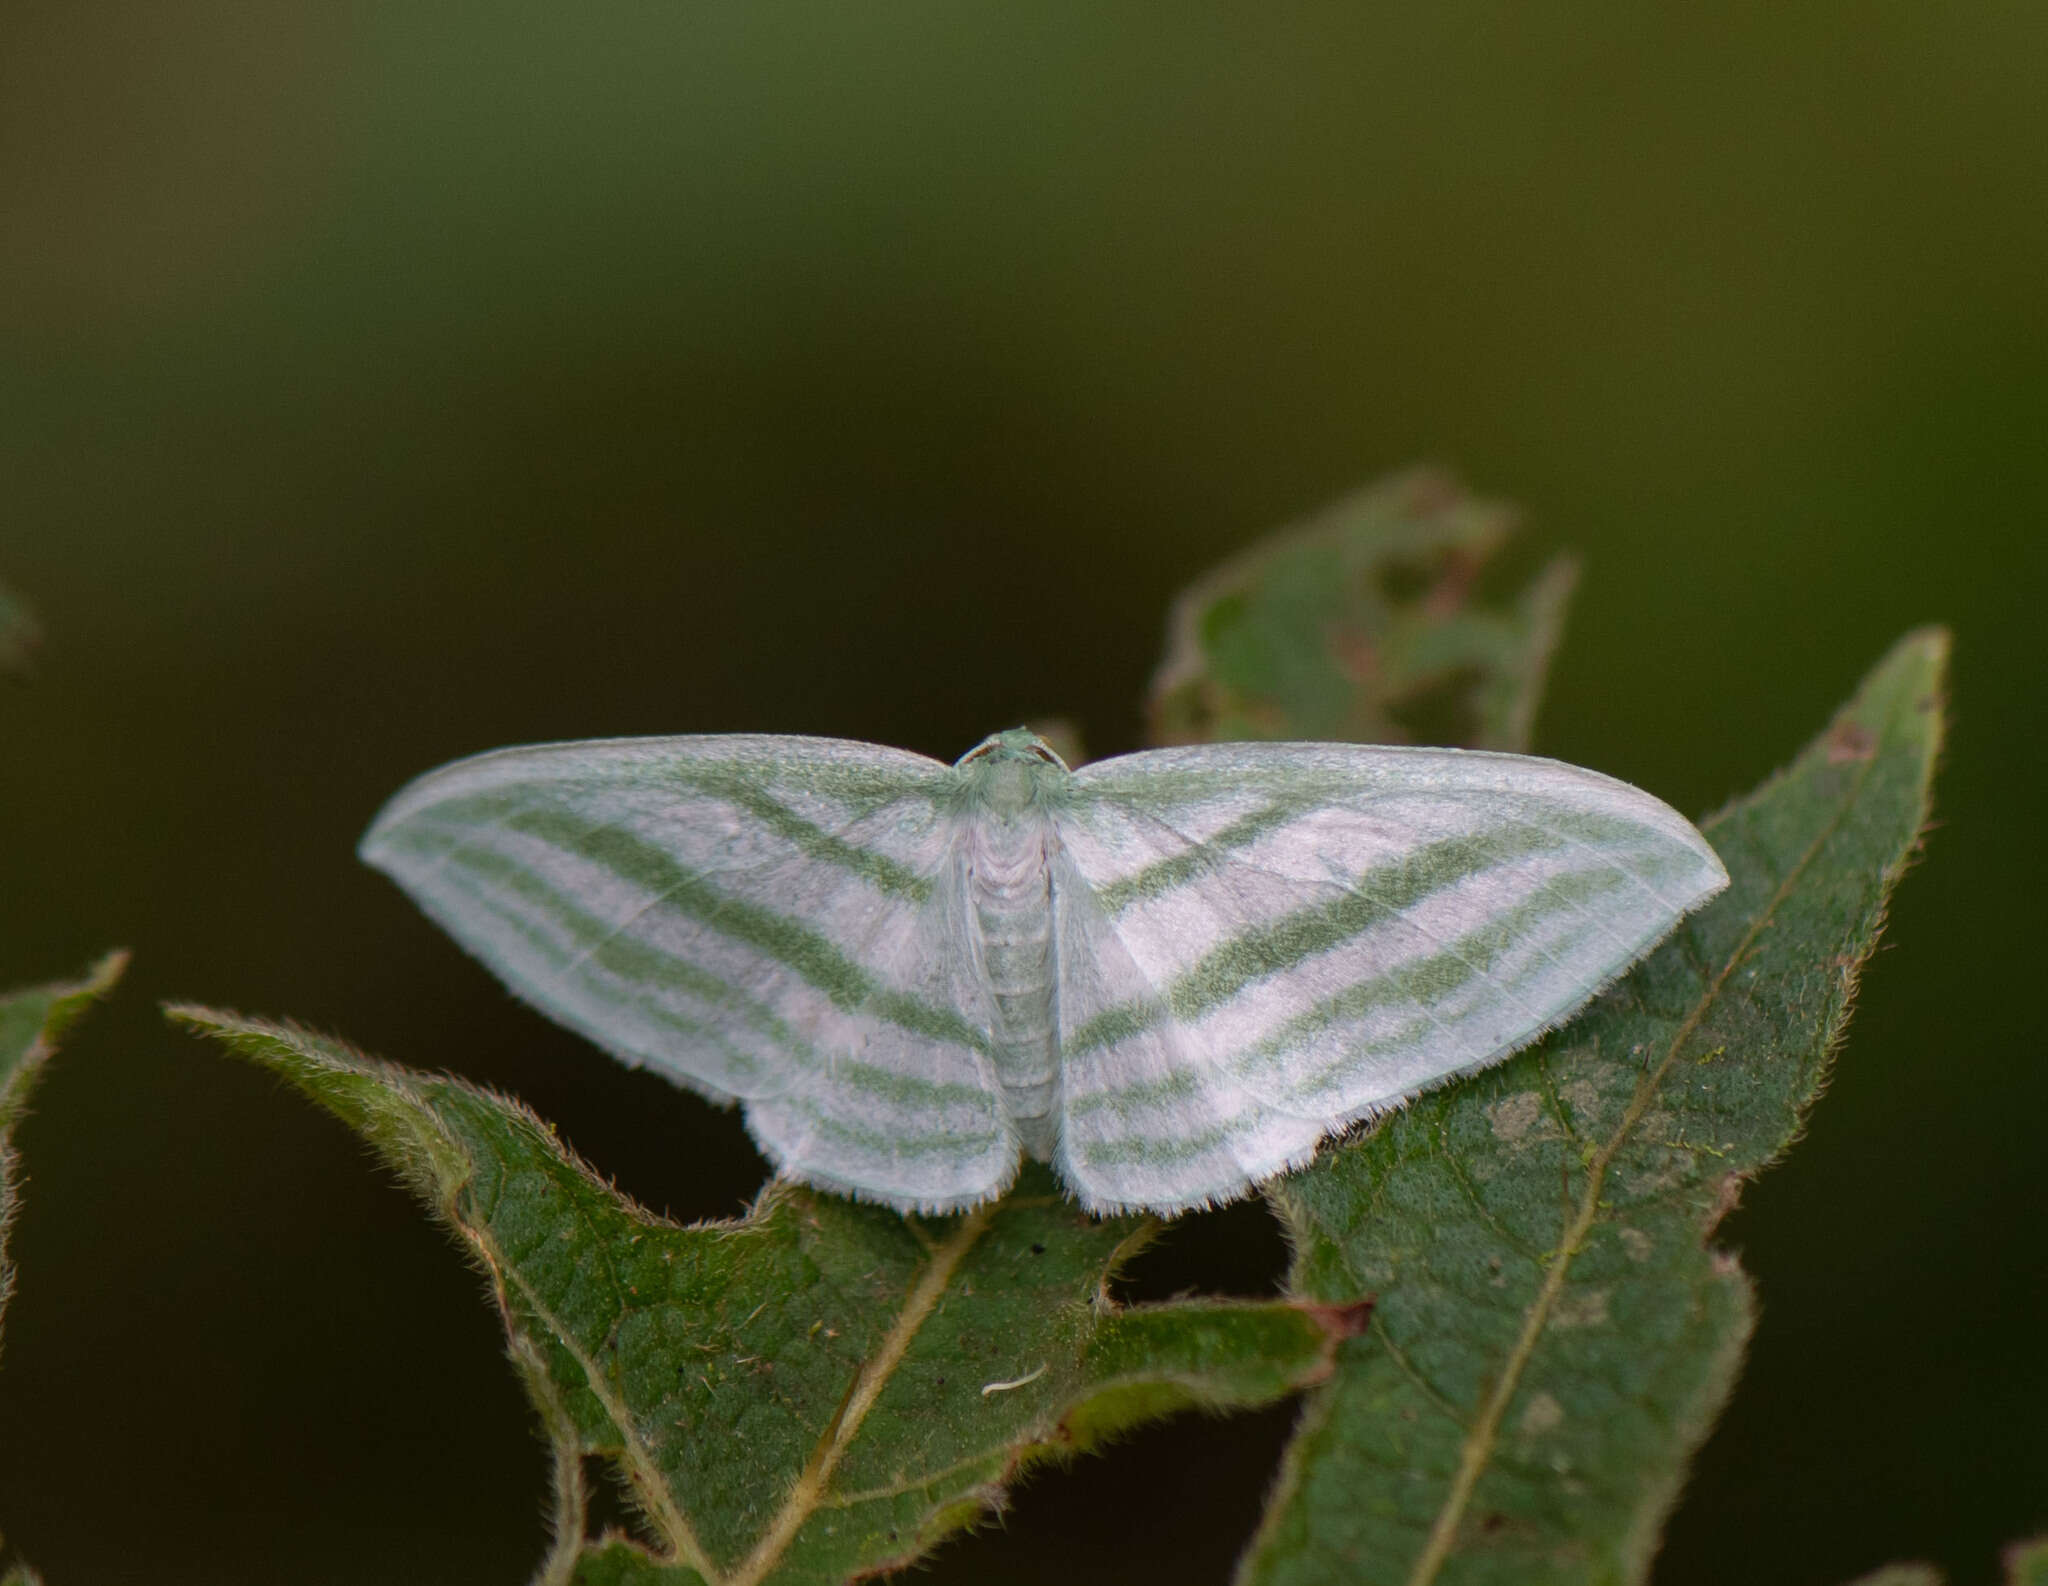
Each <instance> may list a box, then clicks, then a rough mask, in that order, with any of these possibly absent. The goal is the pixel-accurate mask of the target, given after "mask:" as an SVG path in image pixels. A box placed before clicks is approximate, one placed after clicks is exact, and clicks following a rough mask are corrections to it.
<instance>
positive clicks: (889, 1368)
mask: <svg viewBox="0 0 2048 1586" xmlns="http://www.w3.org/2000/svg"><path fill="white" fill-rule="evenodd" d="M998 1204H999V1202H996V1201H984V1202H983V1203H982V1204H981V1205H980V1206H977V1207H976V1208H975V1209H974V1210H973V1211H971V1212H969V1213H967V1215H966V1216H964V1217H962V1218H961V1219H960V1226H959V1227H958V1228H956V1229H954V1230H953V1233H952V1234H951V1236H950V1237H948V1238H947V1239H946V1240H944V1241H943V1242H942V1243H940V1244H938V1245H936V1246H933V1247H932V1250H931V1256H930V1259H929V1261H928V1263H927V1265H926V1267H925V1269H924V1271H923V1272H922V1273H921V1274H919V1276H918V1280H917V1282H916V1283H915V1284H914V1285H913V1286H912V1288H911V1290H910V1293H909V1294H908V1295H907V1296H905V1298H904V1301H903V1309H902V1310H901V1311H899V1312H898V1313H897V1315H896V1320H895V1321H894V1322H893V1323H891V1324H890V1327H889V1331H888V1332H887V1333H886V1334H885V1335H884V1336H883V1338H882V1342H881V1345H880V1347H879V1348H877V1349H876V1351H875V1352H874V1353H873V1354H872V1355H870V1356H869V1357H868V1358H867V1359H866V1360H865V1361H863V1362H862V1363H861V1368H860V1371H859V1373H858V1374H857V1375H856V1376H855V1377H854V1380H853V1387H852V1388H851V1389H850V1390H849V1391H848V1393H847V1396H846V1401H845V1403H844V1404H843V1405H842V1406H841V1407H840V1410H839V1413H838V1414H837V1415H835V1416H834V1417H833V1418H832V1421H831V1423H830V1424H829V1425H827V1426H826V1428H825V1430H824V1432H823V1433H822V1434H821V1435H820V1437H819V1439H818V1443H817V1446H816V1447H815V1448H813V1449H812V1450H811V1457H810V1458H809V1459H808V1460H806V1461H805V1462H804V1468H803V1472H802V1474H801V1475H799V1476H798V1477H797V1479H796V1485H795V1486H793V1487H791V1488H790V1490H789V1496H788V1497H786V1498H785V1499H783V1501H782V1507H781V1508H780V1509H778V1510H777V1511H776V1513H775V1518H774V1519H773V1520H772V1521H771V1522H770V1523H769V1526H768V1529H767V1530H766V1531H764V1532H762V1534H761V1540H760V1541H759V1542H757V1543H755V1544H754V1550H753V1552H751V1553H749V1554H748V1555H747V1556H746V1558H745V1559H743V1560H742V1561H741V1562H740V1565H739V1568H738V1569H736V1570H734V1571H733V1573H732V1574H731V1575H730V1576H729V1577H727V1578H726V1583H725V1586H758V1583H759V1582H761V1581H762V1580H765V1579H766V1578H767V1576H768V1573H769V1571H771V1570H772V1569H774V1567H775V1565H776V1564H777V1562H778V1561H779V1560H780V1559H781V1557H782V1555H783V1553H784V1551H786V1550H787V1548H788V1547H789V1544H790V1543H791V1542H793V1541H794V1540H795V1539H796V1534H797V1532H799V1531H800V1530H802V1529H803V1525H804V1522H805V1521H806V1520H808V1519H809V1518H810V1517H811V1515H812V1514H813V1513H814V1512H815V1511H816V1510H817V1508H818V1506H819V1504H820V1503H821V1502H822V1501H823V1499H824V1496H825V1490H826V1488H827V1486H828V1485H829V1484H830V1483H831V1480H832V1472H833V1471H834V1470H836V1469H837V1468H838V1466H839V1460H840V1457H841V1456H842V1455H844V1454H845V1452H846V1450H847V1448H848V1447H849V1446H851V1444H852V1443H853V1440H854V1439H855V1438H856V1437H858V1436H859V1435H860V1428H861V1423H862V1422H863V1421H865V1420H866V1419H867V1415H868V1411H869V1410H871V1409H873V1408H874V1405H875V1401H876V1400H877V1399H879V1398H880V1397H881V1395H882V1390H883V1388H885V1387H887V1386H888V1383H889V1379H890V1378H891V1377H893V1376H894V1375H895V1372H896V1368H897V1366H899V1365H900V1364H901V1363H902V1361H903V1357H904V1355H906V1354H907V1353H909V1350H910V1345H911V1342H912V1340H914V1339H915V1338H916V1337H917V1333H918V1329H919V1328H921V1327H923V1326H924V1323H925V1320H926V1318H927V1317H929V1316H930V1315H931V1313H932V1312H933V1311H934V1310H935V1309H936V1308H937V1307H938V1303H939V1300H940V1298H941V1297H942V1296H943V1295H944V1294H945V1292H946V1290H947V1289H948V1288H949V1287H950V1286H951V1285H952V1282H953V1273H954V1272H955V1271H956V1270H957V1269H958V1267H959V1265H960V1263H961V1261H962V1260H963V1259H964V1258H965V1257H966V1255H967V1252H968V1251H969V1250H971V1249H972V1248H973V1247H974V1244H975V1242H976V1241H977V1240H978V1239H980V1238H981V1236H982V1234H983V1233H984V1232H986V1231H987V1229H988V1225H989V1221H990V1219H991V1218H992V1217H993V1216H994V1214H995V1208H996V1206H997V1205H998ZM905 1221H906V1222H907V1221H908V1219H907V1218H906V1219H905Z"/></svg>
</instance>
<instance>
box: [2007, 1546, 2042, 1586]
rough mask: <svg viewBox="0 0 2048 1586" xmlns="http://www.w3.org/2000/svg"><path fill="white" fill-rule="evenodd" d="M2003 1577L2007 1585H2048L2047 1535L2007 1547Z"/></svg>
mask: <svg viewBox="0 0 2048 1586" xmlns="http://www.w3.org/2000/svg"><path fill="white" fill-rule="evenodd" d="M2005 1579H2006V1583H2007V1586H2048V1536H2037V1537H2035V1538H2034V1539H2033V1540H2032V1541H2031V1542H2015V1543H2013V1545H2012V1546H2011V1547H2009V1548H2007V1549H2006V1550H2005Z"/></svg>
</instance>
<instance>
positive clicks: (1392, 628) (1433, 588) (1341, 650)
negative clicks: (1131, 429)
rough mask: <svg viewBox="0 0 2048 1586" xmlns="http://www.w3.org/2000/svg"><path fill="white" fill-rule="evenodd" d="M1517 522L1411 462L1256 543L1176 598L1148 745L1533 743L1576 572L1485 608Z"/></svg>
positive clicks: (1564, 569) (1560, 567) (1558, 574)
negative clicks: (1477, 590) (1491, 575)
mask: <svg viewBox="0 0 2048 1586" xmlns="http://www.w3.org/2000/svg"><path fill="white" fill-rule="evenodd" d="M1513 528H1514V513H1513V511H1512V509H1510V508H1508V507H1506V506H1504V505H1502V504H1500V503H1498V502H1487V501H1477V500H1474V499H1473V498H1472V497H1470V496H1468V495H1466V494H1465V492H1464V490H1463V489H1462V488H1461V487H1460V486H1459V485H1458V484H1457V483H1456V482H1455V481H1453V480H1451V479H1449V478H1447V477H1446V476H1444V475H1442V474H1439V473H1436V472H1434V471H1432V470H1429V469H1415V470H1412V471H1410V472H1408V473H1404V474H1398V475H1395V476H1394V477H1393V478H1391V479H1386V480H1382V481H1381V482H1379V483H1378V484H1375V485H1371V486H1368V487H1367V488H1366V489H1364V490H1361V491H1359V492H1358V493H1357V494H1355V495H1352V496H1349V497H1347V498H1345V499H1344V500H1343V501H1340V502H1338V503H1337V504H1336V505H1335V506H1333V507H1331V508H1329V509H1328V510H1326V511H1325V512H1323V513H1322V514H1321V515H1320V516H1318V517H1317V518H1315V519H1314V520H1312V521H1311V522H1309V523H1307V524H1304V525H1302V526H1300V527H1298V528H1295V529H1292V530H1284V531H1282V532H1281V533H1279V534H1276V535H1272V536H1269V537H1268V538H1266V539H1263V540H1261V541H1260V542H1259V543H1258V544H1257V545H1255V546H1253V547H1252V548H1251V549H1250V550H1249V551H1247V552H1245V553H1244V554H1243V555H1242V556H1239V557H1236V558H1234V559H1232V560H1231V561H1228V562H1225V563H1224V564H1223V565H1222V566H1220V567H1217V568H1215V569H1214V570H1213V571H1211V572H1210V573H1208V574H1207V575H1206V576H1205V577H1203V578H1202V579H1201V580H1200V581H1199V582H1197V583H1196V584H1194V585H1192V586H1190V587H1189V588H1188V589H1187V590H1185V591H1184V592H1183V593H1182V594H1181V595H1180V597H1179V599H1177V600H1176V601H1175V602H1174V606H1173V611H1172V614H1171V615H1170V617H1169V619H1168V623H1167V653H1166V659H1165V661H1164V662H1163V664H1162V665H1161V666H1160V669H1159V672H1158V675H1157V676H1156V677H1155V678H1154V680H1153V684H1152V701H1151V710H1152V736H1153V740H1154V741H1155V742H1157V743H1169V744H1170V743H1195V742H1213V741H1227V740H1232V739H1247V738H1263V739H1274V738H1325V739H1348V740H1350V741H1353V742H1357V743H1411V742H1426V743H1464V744H1470V745H1474V746H1476V747H1479V748H1484V749H1512V750H1519V749H1523V748H1526V747H1527V745H1528V741H1529V729H1530V725H1531V722H1532V721H1533V719H1534V716H1535V710H1536V702H1537V700H1538V699H1539V698H1540V697H1541V695H1542V692H1543V674H1544V670H1545V668H1546V667H1547V666H1548V665H1549V661H1550V652H1551V650H1552V648H1553V647H1554V646H1555V644H1556V642H1557V635H1558V630H1559V628H1560V626H1561V625H1562V623H1563V620H1564V608H1565V604H1566V602H1567V601H1568V600H1569V598H1570V596H1571V589H1572V584H1573V582H1574V580H1575V578H1576V576H1577V574H1576V570H1575V568H1574V566H1573V564H1572V563H1571V562H1570V561H1569V560H1568V559H1565V558H1559V559H1558V560H1556V561H1553V562H1551V563H1550V565H1549V566H1548V567H1546V568H1545V569H1544V570H1543V572H1542V573H1541V574H1540V575H1538V576H1537V578H1536V579H1535V580H1534V581H1533V582H1531V583H1530V584H1529V585H1528V586H1527V587H1526V588H1525V589H1524V590H1523V592H1522V593H1521V595H1520V596H1519V597H1518V598H1517V599H1516V600H1515V601H1514V602H1513V604H1512V605H1510V606H1508V607H1506V608H1504V609H1487V608H1485V607H1482V606H1479V605H1477V604H1475V602H1474V600H1473V594H1474V585H1475V583H1476V581H1477V580H1478V578H1479V576H1480V574H1481V572H1482V571H1483V570H1484V568H1485V566H1486V563H1487V562H1488V561H1489V560H1490V559H1491V558H1492V557H1493V556H1494V555H1495V553H1496V552H1498V551H1499V550H1500V548H1501V547H1502V545H1503V544H1505V543H1506V541H1507V539H1508V537H1509V535H1510V534H1511V533H1512V532H1513Z"/></svg>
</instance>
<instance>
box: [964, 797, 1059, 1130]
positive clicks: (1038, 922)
mask: <svg viewBox="0 0 2048 1586" xmlns="http://www.w3.org/2000/svg"><path fill="white" fill-rule="evenodd" d="M1049 841H1050V833H1049V831H1048V830H1047V828H1046V825H1045V823H1044V822H1043V821H1040V820H1031V819H1027V820H1023V821H1018V822H1015V823H1010V822H1001V823H996V824H994V825H992V826H991V827H989V828H987V829H984V830H981V831H978V832H976V834H975V836H974V840H973V847H972V850H971V852H970V856H969V861H968V874H969V877H970V881H971V885H972V888H973V898H974V916H975V925H976V928H977V929H978V931H979V932H980V936H981V962H982V969H983V972H984V973H985V974H986V975H987V977H988V987H989V993H990V997H991V1000H992V1003H993V1012H994V1028H993V1029H992V1030H991V1031H990V1032H989V1033H990V1035H991V1036H992V1037H993V1038H994V1046H995V1051H994V1060H995V1067H996V1076H997V1078H998V1079H999V1080H1000V1081H1001V1082H1002V1086H1003V1101H1004V1106H1005V1109H1006V1110H1007V1111H1008V1113H1009V1115H1010V1119H1011V1121H1012V1122H1013V1123H1014V1124H1015V1125H1016V1128H1017V1133H1018V1136H1019V1138H1020V1139H1022V1141H1023V1142H1024V1148H1025V1149H1026V1150H1027V1151H1029V1152H1030V1153H1031V1154H1032V1155H1033V1156H1035V1157H1039V1158H1047V1157H1050V1156H1051V1154H1052V1147H1053V1133H1054V1130H1053V1119H1052V1113H1053V1104H1054V1101H1055V1099H1056V1097H1057V1094H1058V1089H1059V1044H1058V1042H1057V1041H1056V1040H1055V1039H1054V1036H1053V965H1052V890H1051V882H1050V878H1049V871H1048V866H1047V853H1046V847H1047V843H1048V842H1049Z"/></svg>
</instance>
